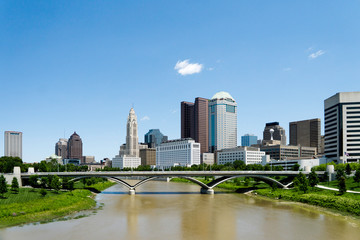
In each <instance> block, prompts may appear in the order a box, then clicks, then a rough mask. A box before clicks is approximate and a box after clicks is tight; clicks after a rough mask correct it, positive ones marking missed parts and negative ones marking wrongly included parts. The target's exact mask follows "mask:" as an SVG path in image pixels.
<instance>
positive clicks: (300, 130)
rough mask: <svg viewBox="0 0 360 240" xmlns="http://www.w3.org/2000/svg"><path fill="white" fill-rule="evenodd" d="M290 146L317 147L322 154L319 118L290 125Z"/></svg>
mask: <svg viewBox="0 0 360 240" xmlns="http://www.w3.org/2000/svg"><path fill="white" fill-rule="evenodd" d="M289 131H290V143H289V144H290V145H293V146H297V145H299V144H300V145H301V146H304V147H316V149H317V152H320V140H321V123H320V119H319V118H315V119H310V120H303V121H297V122H290V123H289Z"/></svg>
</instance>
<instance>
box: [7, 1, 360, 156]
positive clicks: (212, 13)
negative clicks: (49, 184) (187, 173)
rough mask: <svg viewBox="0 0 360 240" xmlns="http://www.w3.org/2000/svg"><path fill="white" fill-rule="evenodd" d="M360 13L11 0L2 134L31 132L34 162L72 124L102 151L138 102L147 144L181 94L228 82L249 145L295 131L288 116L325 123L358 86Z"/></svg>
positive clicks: (119, 134) (330, 4)
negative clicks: (273, 126) (253, 138)
mask: <svg viewBox="0 0 360 240" xmlns="http://www.w3.org/2000/svg"><path fill="white" fill-rule="evenodd" d="M359 12H360V2H359V1H346V2H339V1H238V0H236V1H209V0H207V1H169V0H164V1H156V0H154V1H45V0H44V1H10V0H9V1H1V2H0V131H1V132H2V135H3V132H4V131H6V130H13V131H22V132H23V158H24V161H26V162H34V161H40V160H42V159H44V158H45V157H47V156H49V155H51V154H53V153H54V145H55V143H56V142H57V140H58V139H59V138H61V137H64V132H65V137H66V138H68V137H69V136H70V135H71V134H72V133H73V131H76V132H77V133H78V134H79V135H80V136H81V138H82V140H83V144H84V155H94V156H95V157H96V160H101V159H102V158H104V157H109V158H112V157H114V156H115V155H116V154H117V153H118V150H119V146H120V145H121V144H122V143H124V142H125V131H126V118H127V115H128V112H129V109H130V108H131V106H132V105H134V108H135V112H136V114H137V116H138V120H139V139H140V140H141V141H143V136H144V134H145V133H146V132H147V131H148V130H149V129H151V128H160V130H161V131H162V132H163V133H164V134H165V135H168V136H169V139H175V138H179V137H180V102H181V101H184V100H185V101H193V100H194V99H195V98H196V97H205V98H211V97H212V96H213V95H214V94H215V93H216V92H218V91H227V92H229V93H230V94H231V95H232V96H233V97H234V98H235V100H236V101H237V103H238V144H239V145H240V144H241V142H240V136H241V135H243V134H245V133H253V134H256V135H258V136H260V137H261V136H262V131H263V129H264V125H265V123H266V122H270V121H279V122H280V125H281V126H283V127H284V128H285V129H286V130H287V135H288V124H289V122H290V121H297V120H303V119H310V118H321V119H322V120H323V101H324V99H326V98H328V97H330V96H332V95H333V94H335V93H336V92H342V91H360V88H359V86H360V80H359V76H360V74H359V73H360V58H359V56H360V46H359V45H360V28H359V22H360V14H359ZM186 60H188V61H187V62H184V61H186ZM177 63H183V64H180V65H181V66H182V67H186V66H187V68H185V69H184V68H177V69H175V66H176V64H177ZM186 63H187V64H188V65H186ZM181 69H182V71H181ZM179 70H180V73H179V72H178V71H179ZM181 73H182V74H181ZM184 74H185V75H184ZM141 119H142V120H141ZM322 124H323V122H322ZM3 145H4V139H3V137H1V138H0V146H1V147H0V156H2V155H3V154H4V149H3Z"/></svg>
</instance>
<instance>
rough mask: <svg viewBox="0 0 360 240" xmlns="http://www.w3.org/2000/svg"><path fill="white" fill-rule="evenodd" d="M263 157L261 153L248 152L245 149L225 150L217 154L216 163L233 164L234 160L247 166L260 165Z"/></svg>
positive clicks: (263, 154) (263, 153)
mask: <svg viewBox="0 0 360 240" xmlns="http://www.w3.org/2000/svg"><path fill="white" fill-rule="evenodd" d="M264 156H265V152H263V151H250V150H246V148H245V149H242V148H240V149H236V148H235V149H226V150H224V151H220V152H217V163H218V164H221V165H223V164H225V163H233V162H234V161H236V160H241V161H243V162H244V163H245V164H246V165H248V164H261V163H262V159H263V157H264Z"/></svg>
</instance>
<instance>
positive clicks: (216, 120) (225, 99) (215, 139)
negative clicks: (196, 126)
mask: <svg viewBox="0 0 360 240" xmlns="http://www.w3.org/2000/svg"><path fill="white" fill-rule="evenodd" d="M236 146H237V103H236V102H235V100H234V98H233V97H232V96H231V95H230V94H229V93H227V92H218V93H216V94H215V95H214V96H213V97H212V98H211V100H210V101H209V151H210V152H215V151H216V150H221V149H224V148H234V147H236Z"/></svg>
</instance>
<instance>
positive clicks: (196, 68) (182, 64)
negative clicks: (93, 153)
mask: <svg viewBox="0 0 360 240" xmlns="http://www.w3.org/2000/svg"><path fill="white" fill-rule="evenodd" d="M174 69H175V70H177V72H178V73H180V74H181V75H183V76H185V75H190V74H194V73H199V72H201V71H202V69H203V65H202V64H200V63H189V59H186V60H184V61H178V62H177V63H176V65H175V67H174Z"/></svg>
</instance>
